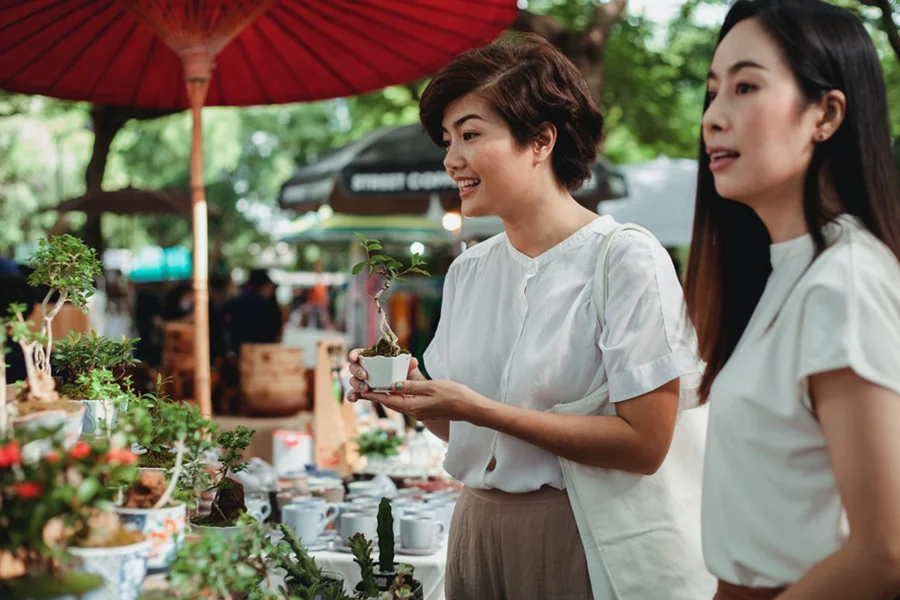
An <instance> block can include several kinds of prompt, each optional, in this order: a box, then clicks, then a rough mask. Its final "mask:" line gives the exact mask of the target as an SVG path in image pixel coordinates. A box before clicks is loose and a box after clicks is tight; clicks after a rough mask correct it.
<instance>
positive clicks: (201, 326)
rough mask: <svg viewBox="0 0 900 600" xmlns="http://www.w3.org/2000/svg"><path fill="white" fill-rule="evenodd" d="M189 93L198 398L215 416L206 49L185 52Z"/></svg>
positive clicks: (209, 64) (209, 66)
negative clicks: (206, 174) (205, 112)
mask: <svg viewBox="0 0 900 600" xmlns="http://www.w3.org/2000/svg"><path fill="white" fill-rule="evenodd" d="M182 58H183V59H184V71H185V79H186V81H187V94H188V99H189V100H190V102H191V113H192V115H193V135H192V139H191V205H192V207H193V225H194V256H193V262H194V361H195V364H194V400H196V402H197V404H198V405H199V407H200V412H201V413H202V414H203V415H204V416H206V417H211V416H212V389H211V383H210V364H209V363H210V358H209V264H208V263H209V233H208V230H207V208H206V188H205V185H204V181H203V114H202V113H203V104H204V103H205V102H206V93H207V91H208V90H209V79H210V76H211V72H212V57H210V56H209V54H208V53H207V52H205V51H202V50H198V51H197V52H186V53H182Z"/></svg>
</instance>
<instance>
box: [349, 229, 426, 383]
mask: <svg viewBox="0 0 900 600" xmlns="http://www.w3.org/2000/svg"><path fill="white" fill-rule="evenodd" d="M356 235H357V236H359V238H360V243H361V244H362V246H363V248H365V251H366V260H364V261H363V262H360V263H358V264H357V265H355V266H354V267H353V274H354V275H357V274H359V273H361V272H362V271H363V269H368V272H369V274H370V275H372V274H375V275H379V276H381V278H382V283H381V287H380V288H379V289H378V291H377V292H375V294H374V295H373V296H371V298H372V302H374V303H375V308H376V309H377V311H378V333H379V336H380V337H379V339H378V341H377V342H376V343H375V345H374V346H373V347H372V348H369V349H368V350H364V351H363V352H362V354H361V357H360V364H362V367H363V368H364V369H365V370H366V371H367V373H368V375H369V377H368V383H369V385H370V387H371V388H372V389H373V390H375V391H380V390H385V389H388V388H390V387H391V386H392V385H393V384H394V383H396V382H397V381H402V380H403V379H406V374H407V370H408V368H409V359H410V354H409V352H408V351H406V350H404V349H403V348H401V347H400V344H399V339H398V338H397V334H396V333H394V330H393V329H391V326H390V324H389V323H388V319H387V313H386V312H385V310H384V306H383V304H382V296H383V295H384V293H385V292H387V291H388V290H389V289H390V288H391V286H392V285H393V283H394V282H395V281H398V280H400V279H402V278H403V277H405V276H406V275H409V274H410V273H419V274H420V275H425V276H428V275H430V274H429V273H428V271H426V270H425V268H424V267H423V265H424V264H425V262H424V261H423V260H422V257H421V256H420V255H419V254H413V255H412V257H411V258H410V264H409V265H408V266H404V265H403V263H402V262H400V261H399V260H396V259H395V258H391V257H390V256H387V255H386V254H382V252H383V246H382V244H381V242H379V241H378V240H374V239H369V238H367V237H366V236H364V235H362V234H359V233H358V234H356ZM373 359H375V360H373ZM385 359H387V360H385Z"/></svg>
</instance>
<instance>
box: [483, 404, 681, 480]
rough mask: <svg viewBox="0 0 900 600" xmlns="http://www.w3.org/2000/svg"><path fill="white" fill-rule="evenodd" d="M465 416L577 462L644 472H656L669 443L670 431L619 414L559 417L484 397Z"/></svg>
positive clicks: (484, 425)
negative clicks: (644, 427)
mask: <svg viewBox="0 0 900 600" xmlns="http://www.w3.org/2000/svg"><path fill="white" fill-rule="evenodd" d="M675 397H676V399H677V395H676V396H675ZM469 420H470V421H471V423H472V424H474V425H478V426H480V427H487V428H490V429H494V430H496V431H499V432H501V433H505V434H507V435H511V436H513V437H516V438H519V439H520V440H524V441H526V442H528V443H530V444H534V445H535V446H537V447H539V448H542V449H544V450H547V451H548V452H552V453H553V454H556V455H557V456H561V457H563V458H567V459H569V460H572V461H575V462H578V463H582V464H586V465H591V466H597V467H606V468H609V469H618V470H621V471H629V472H633V473H640V474H645V475H646V474H652V473H654V472H656V470H657V469H658V468H659V466H660V464H662V460H663V459H664V458H665V455H666V452H667V451H668V447H669V443H670V442H671V434H670V435H668V436H666V435H662V436H661V437H662V438H663V439H662V440H660V439H659V438H660V435H659V432H650V433H649V434H648V433H647V432H642V431H640V430H638V429H636V428H635V427H634V426H633V425H632V424H630V423H629V422H628V421H626V420H625V419H623V418H622V417H620V416H618V415H610V416H573V415H559V414H554V413H547V412H542V411H538V410H529V409H525V408H519V407H516V406H509V405H506V404H502V403H500V402H497V401H495V400H489V399H486V398H485V399H484V401H482V402H478V403H476V408H475V410H474V414H473V415H472V418H471V419H469ZM663 442H664V443H663Z"/></svg>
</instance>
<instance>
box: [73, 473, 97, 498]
mask: <svg viewBox="0 0 900 600" xmlns="http://www.w3.org/2000/svg"><path fill="white" fill-rule="evenodd" d="M98 491H100V482H99V481H98V480H97V479H95V478H93V477H88V478H87V479H85V480H84V481H82V482H81V484H80V485H79V486H78V491H77V492H76V495H77V497H78V501H79V502H81V503H82V504H84V503H87V502H89V501H90V500H91V499H92V498H93V497H94V496H96V495H97V492H98Z"/></svg>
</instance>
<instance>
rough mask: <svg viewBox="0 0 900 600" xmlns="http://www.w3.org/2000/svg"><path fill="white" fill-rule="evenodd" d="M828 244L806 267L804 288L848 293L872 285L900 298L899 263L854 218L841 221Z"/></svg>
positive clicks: (880, 242)
mask: <svg viewBox="0 0 900 600" xmlns="http://www.w3.org/2000/svg"><path fill="white" fill-rule="evenodd" d="M828 241H829V242H830V245H829V246H828V247H827V248H826V249H825V250H824V251H823V252H822V254H821V255H820V256H819V257H818V258H817V259H816V260H815V262H814V263H813V264H812V266H811V267H810V273H809V277H806V278H805V279H806V281H805V285H804V287H807V288H809V289H813V288H821V287H826V288H832V289H835V290H839V291H842V292H844V293H850V292H853V291H856V290H859V289H867V288H870V287H871V286H875V287H877V288H880V289H883V290H885V291H891V290H892V291H893V294H892V295H896V296H898V297H900V261H898V259H897V257H896V256H895V255H894V253H893V252H891V250H890V248H888V247H887V245H886V244H885V243H884V242H882V241H881V240H880V239H878V238H877V237H876V236H875V235H874V234H873V233H872V232H871V231H869V230H868V229H866V228H865V227H864V226H863V225H862V224H861V223H860V222H859V221H858V220H857V219H854V218H844V219H841V220H840V221H839V222H838V223H836V226H835V227H833V228H832V230H831V236H830V238H829V240H828Z"/></svg>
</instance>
